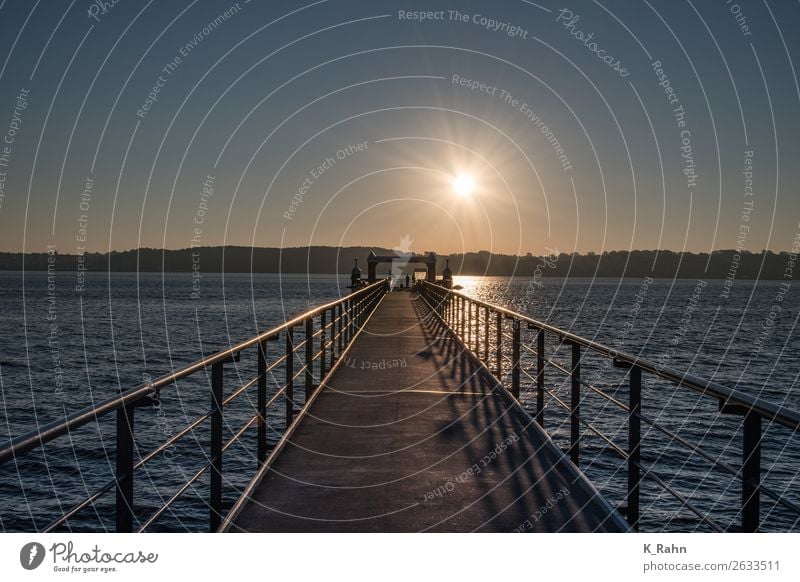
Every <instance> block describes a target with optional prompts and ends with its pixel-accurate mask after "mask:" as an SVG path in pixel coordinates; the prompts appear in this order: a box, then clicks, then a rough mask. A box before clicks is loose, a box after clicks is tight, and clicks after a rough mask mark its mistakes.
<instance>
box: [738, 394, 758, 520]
mask: <svg viewBox="0 0 800 582" xmlns="http://www.w3.org/2000/svg"><path fill="white" fill-rule="evenodd" d="M743 429H744V432H743V434H742V531H743V532H748V533H751V532H757V531H758V528H759V526H760V521H761V518H760V509H761V491H760V486H761V416H760V415H759V414H757V413H756V412H753V411H752V410H750V411H748V412H746V413H745V415H744V426H743Z"/></svg>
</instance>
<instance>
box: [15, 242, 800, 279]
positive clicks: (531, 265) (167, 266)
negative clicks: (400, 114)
mask: <svg viewBox="0 0 800 582" xmlns="http://www.w3.org/2000/svg"><path fill="white" fill-rule="evenodd" d="M370 251H375V253H376V254H378V255H392V254H396V253H395V251H393V250H391V249H384V248H367V247H344V248H338V247H323V246H314V247H294V248H284V249H278V248H250V247H235V246H226V247H199V248H195V249H181V250H161V249H150V248H142V249H137V250H131V251H122V252H118V251H112V252H110V253H86V254H84V255H82V256H79V255H69V254H56V255H54V256H51V255H48V253H44V252H43V253H24V254H23V253H0V270H15V271H21V270H23V269H24V270H26V271H44V270H47V268H48V260H50V261H52V264H53V265H54V267H55V269H56V270H59V271H64V270H73V271H77V270H86V271H109V270H110V271H140V272H191V271H194V270H198V271H200V272H203V273H220V272H223V271H224V272H226V273H312V274H335V273H339V274H344V275H349V273H350V270H351V269H352V267H353V259H354V258H358V260H359V267H361V269H362V271H363V273H364V277H366V274H367V273H366V271H367V267H366V265H367V260H366V259H367V256H368V255H369V253H370ZM448 258H449V259H450V268H451V269H452V270H453V273H454V274H456V275H458V274H461V275H497V276H503V275H506V276H507V275H514V276H519V277H531V276H534V274H535V276H537V277H539V276H541V277H564V276H570V277H615V278H617V277H644V276H650V277H657V278H674V277H679V278H707V279H724V278H726V277H731V276H733V277H735V278H736V279H755V278H759V279H783V278H784V275H785V273H787V272H788V275H787V277H791V274H792V273H791V268H792V267H793V266H794V260H795V256H794V255H790V254H789V253H786V252H782V253H773V252H771V251H763V252H759V253H751V252H747V251H741V252H739V251H734V250H720V251H714V252H713V253H711V256H710V257H709V255H708V253H676V252H672V251H609V252H604V253H602V254H595V253H591V252H590V253H587V254H577V253H574V254H573V253H570V254H567V253H561V254H558V255H556V254H551V255H549V256H544V257H539V256H534V255H532V254H530V253H528V254H527V255H525V256H521V257H517V256H513V255H501V254H494V253H489V252H488V251H481V252H477V253H466V254H453V255H440V256H439V257H438V267H437V272H438V273H441V272H442V270H443V269H444V266H445V260H446V259H448ZM420 267H421V265H420ZM787 267H788V268H789V270H788V271H787ZM378 272H379V273H380V274H385V273H388V272H389V267H388V265H383V266H382V267H381V268H380V269H379V270H378Z"/></svg>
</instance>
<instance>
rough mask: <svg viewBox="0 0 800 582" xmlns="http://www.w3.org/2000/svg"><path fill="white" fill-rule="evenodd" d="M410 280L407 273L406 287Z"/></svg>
mask: <svg viewBox="0 0 800 582" xmlns="http://www.w3.org/2000/svg"><path fill="white" fill-rule="evenodd" d="M410 280H411V278H410V277H409V276H408V273H406V287H408V282H409V281H410Z"/></svg>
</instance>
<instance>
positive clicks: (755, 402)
mask: <svg viewBox="0 0 800 582" xmlns="http://www.w3.org/2000/svg"><path fill="white" fill-rule="evenodd" d="M421 284H422V285H423V286H431V287H436V288H437V289H441V290H442V291H447V292H448V293H450V294H452V295H454V296H457V297H463V298H464V299H467V300H469V301H470V302H471V303H473V304H475V305H479V306H481V307H488V308H489V309H490V310H492V311H494V312H495V313H499V314H501V315H503V316H504V317H508V318H513V319H518V320H519V321H524V322H525V323H528V324H531V325H532V326H533V328H534V329H541V330H544V331H546V332H549V333H551V334H553V335H556V336H559V337H561V338H562V340H563V341H565V342H568V343H573V344H579V345H581V346H584V347H587V348H589V349H591V350H592V351H595V352H598V353H600V354H602V355H605V356H607V357H609V358H612V359H613V360H616V361H617V362H624V363H626V364H628V365H631V366H637V367H639V368H641V369H642V370H644V371H647V372H650V373H652V374H655V375H657V376H659V377H661V378H664V379H666V380H670V381H672V382H674V383H676V384H678V385H679V386H683V387H686V388H691V389H692V390H695V391H697V392H700V393H701V394H706V395H710V396H712V397H714V398H717V399H719V400H721V401H723V402H724V403H725V404H738V405H741V406H743V407H745V408H747V410H748V411H753V412H756V413H758V414H759V416H761V417H762V418H765V419H767V420H771V421H773V422H776V423H778V424H781V425H783V426H785V427H787V428H790V429H792V430H794V431H800V413H799V412H797V411H795V410H792V409H790V408H787V407H785V406H783V405H780V404H776V403H774V402H770V401H768V400H764V399H763V398H760V397H758V396H751V395H749V394H746V393H744V392H741V391H740V390H736V389H735V388H729V387H728V386H724V385H722V384H719V383H717V382H714V381H712V380H705V379H703V378H699V377H697V376H693V375H691V374H687V373H685V372H680V371H678V370H675V369H674V368H670V367H667V366H661V365H659V364H657V363H656V362H653V361H652V360H648V359H647V358H642V357H640V356H635V355H633V354H630V353H628V352H625V351H622V350H618V349H615V348H612V347H610V346H607V345H605V344H602V343H599V342H596V341H594V340H590V339H587V338H584V337H582V336H579V335H576V334H574V333H572V332H569V331H566V330H563V329H560V328H558V327H555V326H553V325H550V324H548V323H544V322H542V321H538V320H536V319H533V318H532V317H528V316H526V315H522V314H521V313H517V312H515V311H511V310H510V309H506V308H505V307H501V306H499V305H494V304H492V303H486V302H485V301H481V300H479V299H475V298H473V297H470V296H469V295H466V294H464V293H459V292H458V291H453V290H450V289H444V288H443V287H440V286H438V285H434V284H432V283H430V282H428V281H421Z"/></svg>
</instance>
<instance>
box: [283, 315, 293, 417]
mask: <svg viewBox="0 0 800 582" xmlns="http://www.w3.org/2000/svg"><path fill="white" fill-rule="evenodd" d="M285 396H286V397H285V398H284V400H285V401H286V428H287V429H288V428H289V426H290V425H291V424H292V419H293V418H294V328H293V327H289V328H287V329H286V392H285Z"/></svg>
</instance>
